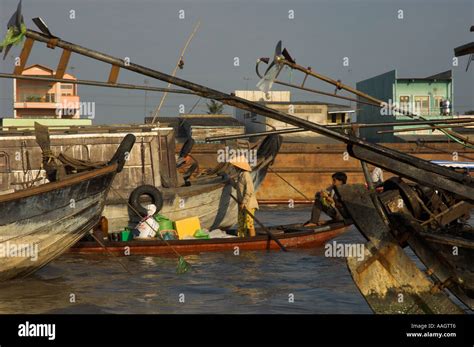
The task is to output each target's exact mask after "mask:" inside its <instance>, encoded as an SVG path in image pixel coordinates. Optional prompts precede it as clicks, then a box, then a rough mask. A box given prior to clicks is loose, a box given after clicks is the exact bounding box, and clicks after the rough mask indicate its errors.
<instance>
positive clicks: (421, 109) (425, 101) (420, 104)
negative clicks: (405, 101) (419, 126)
mask: <svg viewBox="0 0 474 347" xmlns="http://www.w3.org/2000/svg"><path fill="white" fill-rule="evenodd" d="M415 111H416V112H418V113H419V114H421V115H423V114H425V115H426V114H429V112H430V97H429V96H415Z"/></svg>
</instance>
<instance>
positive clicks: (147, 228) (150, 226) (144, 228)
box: [133, 204, 160, 239]
mask: <svg viewBox="0 0 474 347" xmlns="http://www.w3.org/2000/svg"><path fill="white" fill-rule="evenodd" d="M146 211H147V214H146V216H145V217H143V219H142V220H141V221H140V223H138V224H137V227H136V228H135V230H134V232H133V234H134V237H135V238H137V239H150V238H154V237H155V236H156V231H157V230H158V229H159V227H160V226H159V224H158V222H157V221H156V219H155V218H153V215H154V214H155V212H156V206H155V205H154V204H149V205H147V207H146Z"/></svg>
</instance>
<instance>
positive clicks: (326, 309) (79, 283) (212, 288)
mask: <svg viewBox="0 0 474 347" xmlns="http://www.w3.org/2000/svg"><path fill="white" fill-rule="evenodd" d="M309 215H310V209H309V207H299V208H294V209H289V208H282V207H265V208H262V209H261V210H260V211H258V214H257V216H258V217H259V218H260V219H261V220H262V221H263V222H264V223H265V224H266V225H278V224H287V223H297V222H301V221H305V220H307V219H308V218H309ZM471 221H472V220H471ZM334 240H335V241H337V242H338V243H363V242H364V238H363V237H362V236H361V235H360V234H359V232H358V231H357V230H356V229H355V228H351V229H350V230H349V231H348V232H347V233H345V234H343V235H341V236H339V237H338V238H336V239H334ZM330 242H332V241H330ZM185 258H186V260H187V261H188V262H189V263H191V264H192V270H191V271H190V272H189V273H187V274H184V275H178V274H176V260H175V259H173V258H163V257H155V256H129V257H122V258H121V259H122V261H123V262H124V263H125V264H126V266H127V267H128V268H129V269H130V270H131V272H132V275H130V274H129V273H127V272H125V271H124V270H123V269H122V267H121V266H120V265H119V264H118V263H117V261H116V259H114V258H113V257H109V256H105V255H93V256H85V255H73V254H65V255H63V256H61V257H60V258H58V259H56V260H55V261H54V262H52V263H50V264H48V265H47V266H46V267H44V268H43V269H41V270H40V271H38V272H36V273H35V274H33V275H32V276H30V277H28V278H24V279H19V280H13V281H9V282H5V283H1V284H0V313H288V314H295V313H357V314H364V313H371V312H372V311H371V310H370V308H369V307H368V305H367V303H366V302H365V300H364V298H363V297H362V296H361V294H360V293H359V291H358V289H357V287H356V286H355V284H354V283H353V281H352V278H351V276H350V274H349V271H348V269H347V266H346V263H345V259H344V258H330V257H326V256H324V248H317V249H310V250H296V249H291V250H290V251H289V252H287V253H283V252H279V251H269V252H258V251H245V252H241V253H240V255H238V256H237V255H234V254H233V253H232V252H228V253H202V254H198V255H190V256H186V257H185ZM183 299H184V300H183ZM292 299H293V300H292ZM183 301H184V302H183Z"/></svg>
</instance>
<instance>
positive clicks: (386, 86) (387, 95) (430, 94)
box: [356, 70, 453, 142]
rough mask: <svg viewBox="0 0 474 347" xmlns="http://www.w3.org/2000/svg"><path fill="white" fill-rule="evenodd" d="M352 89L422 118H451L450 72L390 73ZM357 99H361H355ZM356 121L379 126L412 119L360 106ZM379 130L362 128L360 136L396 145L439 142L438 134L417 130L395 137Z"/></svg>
mask: <svg viewBox="0 0 474 347" xmlns="http://www.w3.org/2000/svg"><path fill="white" fill-rule="evenodd" d="M356 88H357V89H358V90H360V91H362V92H364V93H367V94H369V95H371V96H373V97H376V98H378V99H380V100H383V101H385V102H387V103H390V104H392V105H395V106H397V107H399V108H401V109H403V110H407V111H410V112H411V113H415V114H418V115H421V116H423V117H424V118H426V119H439V118H446V117H448V118H452V117H453V116H452V114H453V112H452V107H451V105H452V104H453V79H452V74H451V70H448V71H445V72H442V73H439V74H436V75H433V76H428V77H424V78H418V77H406V78H400V77H397V71H396V70H392V71H389V72H386V73H383V74H381V75H378V76H375V77H371V78H369V79H366V80H364V81H360V82H358V83H357V86H356ZM359 99H360V100H363V99H361V98H359ZM357 108H358V112H357V120H358V122H360V123H383V122H397V121H407V120H412V118H411V117H409V116H406V115H403V114H401V113H395V112H390V111H389V110H385V109H380V108H378V107H375V106H370V105H366V104H362V103H360V104H359V105H358V107H357ZM403 128H406V126H405V127H403V126H395V127H390V128H389V127H384V128H383V129H384V130H388V129H403ZM379 130H380V128H362V129H361V131H360V135H361V136H362V137H363V138H365V139H367V140H369V141H372V142H400V141H416V140H417V139H418V138H422V139H424V140H437V139H438V140H439V139H440V135H443V134H442V133H441V132H440V131H436V130H435V131H433V130H422V131H420V130H418V131H410V132H403V133H396V134H377V131H379Z"/></svg>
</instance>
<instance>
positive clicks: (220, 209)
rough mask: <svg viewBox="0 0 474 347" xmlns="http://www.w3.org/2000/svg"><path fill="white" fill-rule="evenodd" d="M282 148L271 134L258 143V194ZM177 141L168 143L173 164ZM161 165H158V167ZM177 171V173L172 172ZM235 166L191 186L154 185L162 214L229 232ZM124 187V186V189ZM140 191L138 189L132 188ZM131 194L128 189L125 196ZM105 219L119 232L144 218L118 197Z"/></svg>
mask: <svg viewBox="0 0 474 347" xmlns="http://www.w3.org/2000/svg"><path fill="white" fill-rule="evenodd" d="M280 146H281V137H279V136H278V135H271V136H268V137H266V138H265V139H263V140H262V141H259V142H258V143H256V144H255V145H254V147H253V150H255V151H256V152H257V155H256V156H257V158H258V160H257V163H256V165H255V167H253V169H252V172H251V173H250V174H251V176H252V179H253V183H254V187H255V190H256V191H258V189H259V187H260V185H261V184H262V182H263V180H264V179H265V176H266V174H267V170H268V168H269V166H270V165H271V164H272V163H273V162H274V160H275V158H276V156H277V154H278V151H279V149H280ZM174 153H175V151H174V140H173V143H171V144H168V157H169V158H170V157H171V158H170V159H169V160H171V161H172V162H173V163H174V160H175V158H174ZM158 165H160V163H157V166H158ZM168 170H169V172H170V173H168V174H169V175H170V176H171V175H173V174H174V175H176V169H175V165H174V164H173V165H171V166H169V167H168ZM173 171H174V172H173ZM234 172H235V171H234V169H233V167H232V165H230V164H228V163H225V164H219V165H218V167H217V168H215V169H212V170H209V172H207V173H203V174H201V175H200V176H198V177H196V178H193V179H191V180H190V183H191V185H190V186H181V187H177V186H174V187H164V186H163V185H161V186H155V187H156V188H157V189H158V190H159V192H160V194H161V195H162V202H163V207H162V208H161V210H160V211H159V213H160V214H162V215H164V216H166V217H168V218H169V219H171V220H180V219H184V218H189V217H194V216H197V217H199V220H200V223H201V226H202V227H204V228H206V229H209V230H213V229H217V228H220V229H228V228H230V227H232V226H233V225H234V224H235V223H237V204H236V203H235V201H233V200H232V198H231V197H230V195H231V193H233V194H234V196H235V195H236V192H235V189H234V188H232V186H231V185H230V184H229V182H228V177H229V176H231V175H232V174H233V173H234ZM122 188H123V187H122ZM133 188H137V187H133ZM130 194H131V191H130V189H129V190H125V194H124V196H125V197H127V198H128V197H129V195H130ZM104 216H105V217H106V218H107V219H108V221H109V229H110V230H111V231H120V230H123V228H124V227H127V226H128V227H130V228H134V227H135V226H136V225H137V223H138V222H139V221H140V219H141V218H142V216H138V215H137V213H136V209H132V208H130V205H129V201H125V200H123V199H121V198H120V197H119V198H116V199H111V200H109V201H108V202H107V205H106V207H105V210H104Z"/></svg>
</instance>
